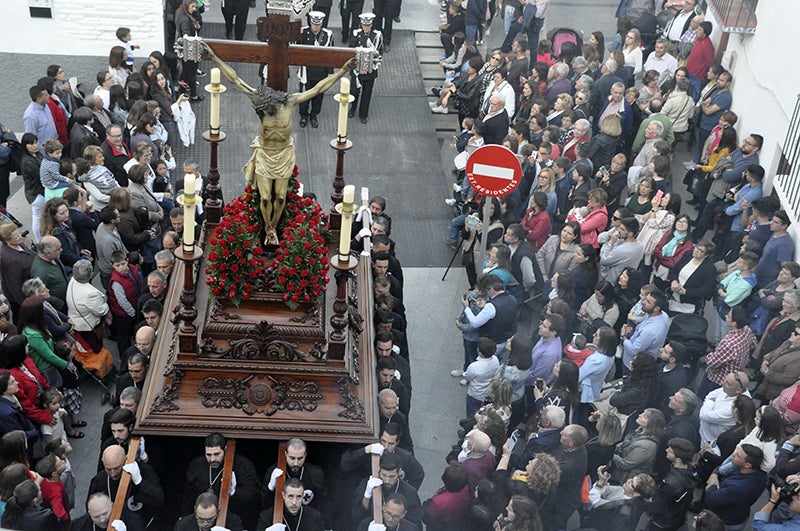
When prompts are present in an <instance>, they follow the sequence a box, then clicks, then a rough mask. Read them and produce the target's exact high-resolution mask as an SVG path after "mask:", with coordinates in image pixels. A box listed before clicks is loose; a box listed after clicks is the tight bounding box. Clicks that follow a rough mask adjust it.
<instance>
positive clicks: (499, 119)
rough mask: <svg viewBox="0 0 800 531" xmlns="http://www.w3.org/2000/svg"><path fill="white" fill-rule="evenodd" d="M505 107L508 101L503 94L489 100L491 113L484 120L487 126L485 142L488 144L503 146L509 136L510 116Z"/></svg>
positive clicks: (484, 134) (484, 135)
mask: <svg viewBox="0 0 800 531" xmlns="http://www.w3.org/2000/svg"><path fill="white" fill-rule="evenodd" d="M505 106H506V100H505V98H504V97H503V96H502V95H501V94H495V95H494V96H492V97H491V99H490V100H489V112H488V113H487V114H486V116H485V117H484V118H483V123H484V124H485V125H486V131H485V132H484V133H483V140H484V142H485V143H486V144H502V143H503V139H504V138H505V137H506V136H507V135H508V124H509V116H508V112H507V111H506V109H505Z"/></svg>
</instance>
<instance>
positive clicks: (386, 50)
mask: <svg viewBox="0 0 800 531" xmlns="http://www.w3.org/2000/svg"><path fill="white" fill-rule="evenodd" d="M391 49H392V47H391V45H390V44H389V43H388V42H387V43H384V44H383V53H389V50H391Z"/></svg>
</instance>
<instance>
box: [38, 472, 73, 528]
mask: <svg viewBox="0 0 800 531" xmlns="http://www.w3.org/2000/svg"><path fill="white" fill-rule="evenodd" d="M39 488H41V489H42V507H44V508H46V509H50V510H51V511H53V514H55V515H56V518H58V521H59V523H60V524H61V529H69V523H70V519H69V511H68V510H67V506H68V505H69V502H68V501H67V493H66V491H65V490H64V484H63V483H61V481H49V480H47V479H45V480H43V481H42V483H41V484H40V485H39Z"/></svg>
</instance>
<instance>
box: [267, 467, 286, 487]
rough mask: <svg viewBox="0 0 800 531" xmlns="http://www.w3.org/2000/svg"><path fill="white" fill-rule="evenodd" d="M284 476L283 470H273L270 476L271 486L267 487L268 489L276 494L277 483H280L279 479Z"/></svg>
mask: <svg viewBox="0 0 800 531" xmlns="http://www.w3.org/2000/svg"><path fill="white" fill-rule="evenodd" d="M282 475H283V470H281V469H280V468H276V469H275V470H273V471H272V474H270V476H269V485H267V488H268V489H269V490H271V491H273V492H274V491H275V482H276V481H278V478H279V477H281V476H282Z"/></svg>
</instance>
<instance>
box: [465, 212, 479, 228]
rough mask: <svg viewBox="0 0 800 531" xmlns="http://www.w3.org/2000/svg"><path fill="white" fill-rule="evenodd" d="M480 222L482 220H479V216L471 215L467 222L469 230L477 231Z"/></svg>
mask: <svg viewBox="0 0 800 531" xmlns="http://www.w3.org/2000/svg"><path fill="white" fill-rule="evenodd" d="M479 221H480V218H478V216H476V215H475V214H470V215H469V216H467V220H466V225H467V228H468V229H469V230H475V229H476V228H478V222H479Z"/></svg>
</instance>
